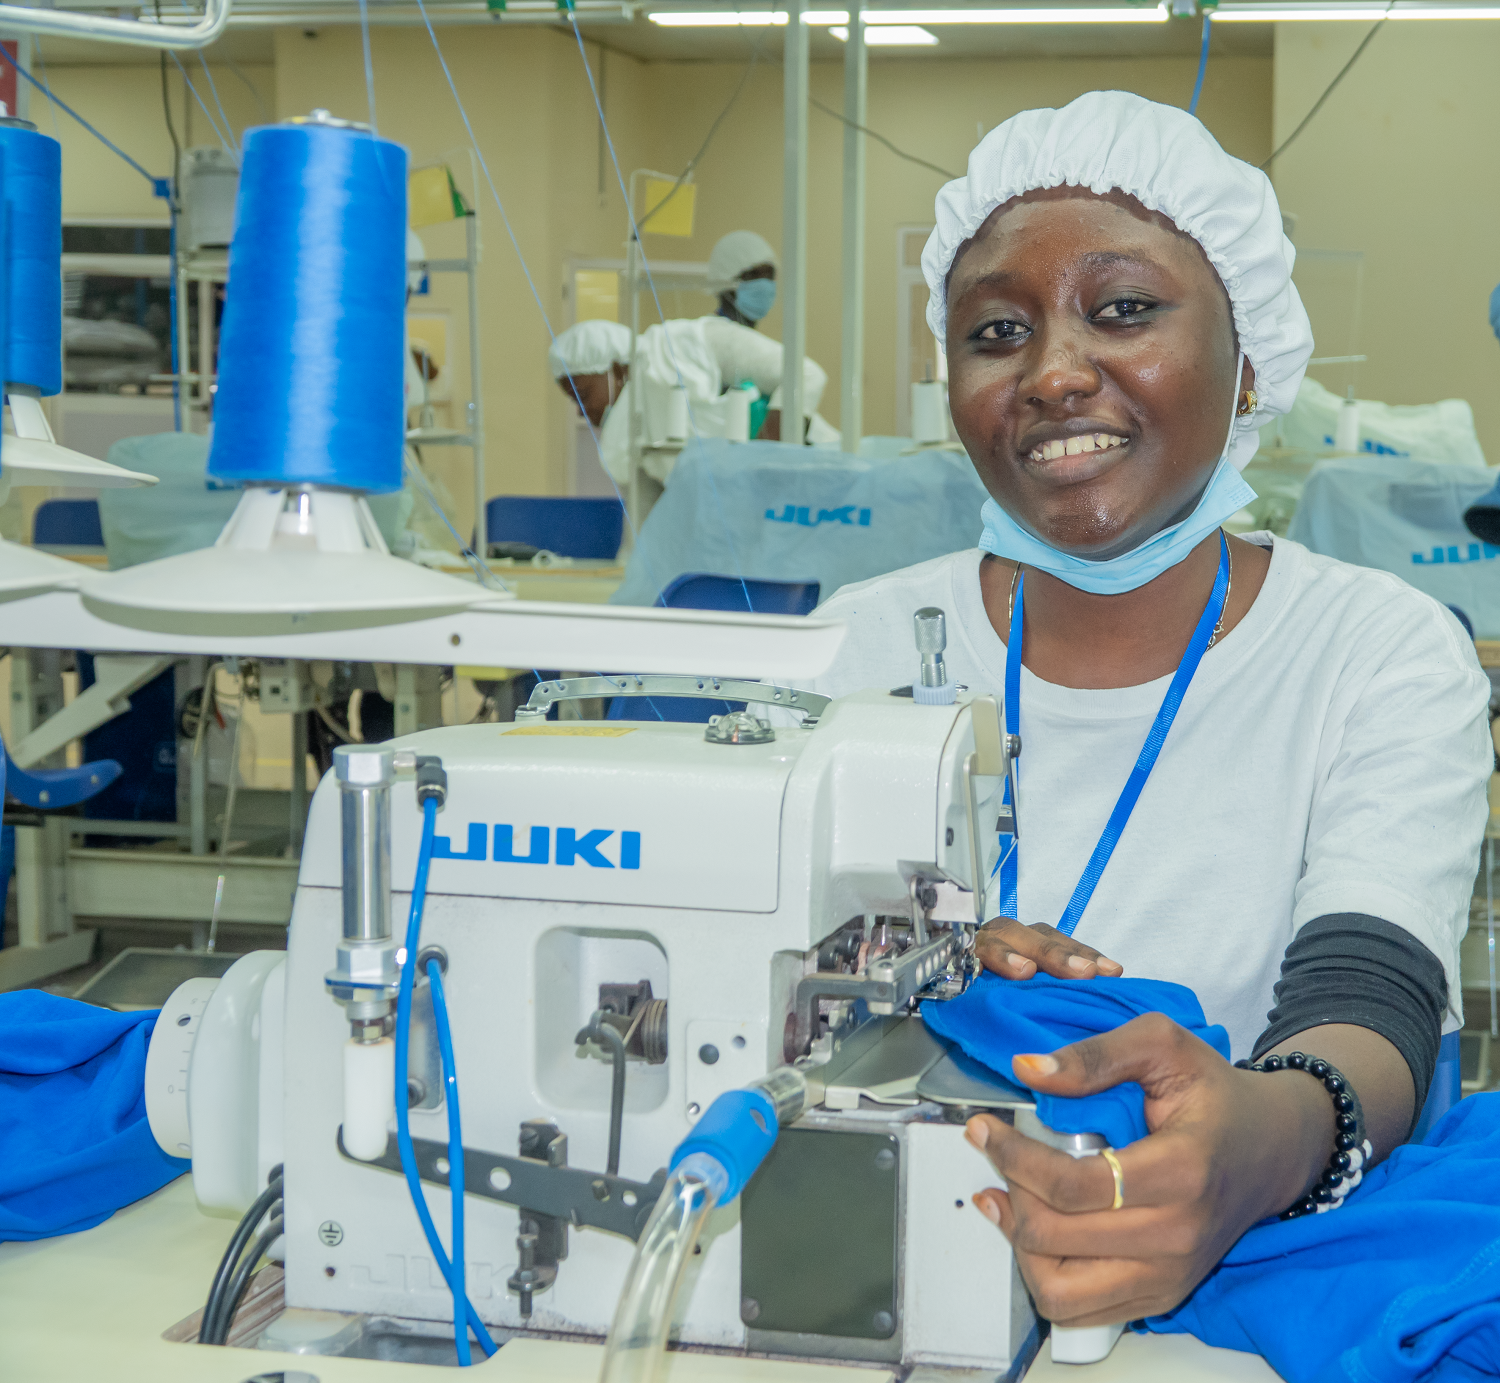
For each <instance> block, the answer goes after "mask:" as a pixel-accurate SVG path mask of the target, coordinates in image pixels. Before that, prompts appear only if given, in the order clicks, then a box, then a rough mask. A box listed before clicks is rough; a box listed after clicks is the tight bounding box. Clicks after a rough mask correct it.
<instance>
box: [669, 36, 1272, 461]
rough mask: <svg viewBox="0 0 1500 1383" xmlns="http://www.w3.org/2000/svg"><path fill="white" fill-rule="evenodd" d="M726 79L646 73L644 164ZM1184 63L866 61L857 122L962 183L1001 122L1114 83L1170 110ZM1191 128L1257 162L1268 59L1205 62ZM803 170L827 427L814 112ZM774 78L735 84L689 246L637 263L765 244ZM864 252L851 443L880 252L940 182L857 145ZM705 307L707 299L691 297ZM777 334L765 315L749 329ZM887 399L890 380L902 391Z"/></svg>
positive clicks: (873, 382) (872, 391) (832, 265)
mask: <svg viewBox="0 0 1500 1383" xmlns="http://www.w3.org/2000/svg"><path fill="white" fill-rule="evenodd" d="M741 71H742V69H741V68H739V67H729V66H718V65H710V64H694V65H687V64H681V65H679V64H658V65H655V66H653V67H652V68H651V69H650V76H649V80H650V81H651V83H652V92H651V103H652V105H653V107H654V108H655V111H656V114H657V121H658V129H657V133H656V139H655V142H654V147H655V148H656V149H657V150H658V151H659V152H658V153H657V154H656V157H657V158H658V160H659V163H658V166H660V167H663V168H681V167H682V166H683V164H685V163H686V162H687V160H688V159H689V158H691V157H692V155H693V153H694V152H695V150H696V149H697V146H698V144H699V143H700V142H701V140H702V138H703V132H704V131H705V130H706V129H707V127H708V125H709V123H710V122H711V121H712V119H713V117H714V115H716V114H717V113H718V110H719V108H720V107H721V106H722V104H723V102H724V101H725V100H726V99H727V97H728V95H729V93H731V92H732V91H733V90H734V86H735V84H736V83H737V82H738V80H739V75H740V72H741ZM1194 72H1195V64H1194V62H1193V61H1192V60H1189V59H1184V58H1159V59H1135V60H1130V61H1126V62H1116V61H1104V60H1094V59H1089V60H1078V59H1075V60H1064V61H1044V62H1039V61H1016V62H985V61H907V62H900V61H883V62H882V61H875V62H872V63H871V64H870V88H869V115H868V117H867V118H868V124H869V127H870V128H871V129H873V130H876V131H878V132H879V133H880V134H883V135H885V136H886V138H888V139H890V140H891V142H892V143H894V144H896V145H897V146H898V147H899V148H901V149H903V150H905V151H906V152H907V153H910V154H914V155H916V156H918V157H920V158H923V159H926V160H927V161H929V162H931V163H935V164H937V165H939V166H940V167H943V168H948V169H950V170H953V171H955V172H960V173H961V172H962V171H963V169H964V167H965V165H966V162H967V159H968V155H969V150H970V149H971V148H973V146H974V143H975V141H976V138H977V135H978V132H979V128H980V127H981V126H982V127H983V128H984V129H985V130H988V129H990V128H992V127H993V126H995V125H997V124H999V123H1000V121H1002V120H1004V119H1006V118H1007V117H1009V116H1011V115H1014V114H1015V113H1016V112H1017V111H1022V110H1027V109H1030V108H1031V107H1034V106H1042V105H1060V104H1062V103H1064V102H1066V101H1070V100H1072V99H1073V98H1074V97H1075V96H1078V95H1081V94H1082V93H1083V92H1085V91H1091V90H1095V89H1100V88H1104V89H1110V88H1116V87H1126V88H1128V89H1129V90H1132V91H1136V92H1139V93H1140V94H1141V95H1143V96H1148V97H1151V98H1152V99H1154V100H1159V101H1169V102H1172V103H1175V104H1183V103H1185V101H1186V99H1187V97H1188V95H1189V94H1190V93H1191V91H1192V84H1193V76H1194ZM842 83H843V73H842V68H841V66H840V65H838V64H823V63H819V64H815V65H814V66H813V69H812V74H811V82H810V88H811V92H812V95H813V97H814V98H815V99H817V100H819V101H821V102H823V104H824V105H828V106H832V107H834V108H835V109H840V108H842V104H843V101H842ZM1202 113H1203V118H1204V121H1205V123H1206V124H1207V125H1208V127H1209V128H1210V129H1211V130H1212V131H1213V132H1214V133H1215V135H1217V136H1218V138H1219V140H1220V141H1221V142H1222V143H1223V144H1224V146H1225V147H1226V148H1227V149H1228V150H1229V151H1230V152H1231V153H1233V154H1236V155H1238V156H1239V157H1242V158H1247V159H1251V160H1253V161H1256V162H1258V161H1259V160H1261V159H1263V158H1265V157H1266V156H1267V155H1268V154H1269V153H1270V152H1271V147H1272V146H1271V62H1270V59H1268V58H1229V59H1222V60H1217V61H1215V63H1214V65H1213V67H1212V68H1211V72H1210V81H1209V82H1208V84H1207V86H1206V88H1205V93H1204V97H1203V103H1202ZM810 120H811V137H810V140H809V150H808V161H809V176H808V189H809V194H808V260H809V264H808V270H809V288H808V300H807V323H808V335H807V340H808V352H809V354H811V355H812V356H813V358H814V359H816V360H817V361H819V363H821V364H822V365H823V366H824V368H825V369H826V370H827V371H828V374H829V377H830V382H829V389H828V393H827V395H826V396H825V399H824V403H823V408H822V412H823V413H824V415H825V416H826V417H827V418H828V419H829V420H830V421H833V422H837V421H838V403H839V397H838V396H839V386H838V379H839V370H840V365H839V357H840V341H839V330H840V282H841V280H840V267H839V266H840V262H841V253H840V234H841V232H840V223H841V217H842V211H841V195H842V193H841V186H842V184H841V177H842V174H841V169H842V159H843V126H842V125H841V124H840V123H839V122H838V121H837V120H835V119H834V118H833V117H831V116H829V115H827V114H825V113H823V112H822V111H819V110H817V109H816V108H814V109H813V110H812V112H811V115H810ZM780 135H781V71H780V67H779V65H778V64H776V63H775V62H772V63H768V64H764V65H762V66H761V67H759V68H758V69H757V70H756V71H755V72H754V73H753V74H752V76H751V79H750V81H749V83H748V84H747V86H746V89H745V92H744V95H743V96H741V98H740V101H739V105H738V106H737V108H736V109H735V111H734V113H733V114H732V115H731V117H730V118H729V119H728V120H726V121H725V122H724V125H723V127H722V128H721V130H720V132H719V134H718V136H717V138H716V139H715V141H714V144H713V145H712V146H711V147H710V149H709V152H708V154H707V155H706V156H705V157H704V159H703V162H702V163H701V164H700V165H699V169H698V175H697V181H698V185H699V192H698V227H697V230H698V233H697V235H696V236H695V237H694V238H693V239H692V240H690V241H685V240H673V241H666V240H663V239H660V238H657V237H651V236H648V237H647V239H646V251H647V253H648V255H650V254H656V255H661V256H663V257H673V258H679V257H680V258H696V259H703V258H707V255H708V252H709V250H710V249H711V248H712V246H713V242H714V241H715V240H716V239H717V238H718V237H719V236H720V235H722V234H723V233H724V232H725V231H729V230H733V229H735V228H736V227H739V226H747V227H749V228H751V229H754V230H758V231H760V232H761V233H762V234H763V235H765V236H766V237H767V238H768V239H770V241H771V243H772V244H776V245H779V244H780V241H781V207H782V172H781V142H780ZM867 177H868V191H869V197H868V206H867V211H866V248H865V265H866V272H865V323H866V325H865V416H864V426H863V430H864V432H865V433H866V434H878V433H889V432H890V431H891V430H892V429H893V427H894V425H895V399H896V384H897V381H896V378H895V361H896V355H895V338H896V320H897V319H896V269H897V265H896V247H897V230H898V228H899V227H902V226H912V225H930V224H931V222H932V204H933V198H934V196H935V195H936V193H937V190H938V188H939V187H941V185H942V183H943V179H942V177H941V176H940V175H938V174H936V173H933V172H932V171H930V170H929V169H925V168H920V167H918V166H917V165H915V164H913V163H909V162H906V161H904V160H902V159H899V158H897V157H896V156H895V155H894V154H892V153H891V152H890V151H889V150H887V149H885V148H882V147H881V146H880V145H878V144H876V143H875V142H874V141H869V153H868V156H867ZM704 301H705V305H706V306H705V310H706V307H707V300H706V299H705V300H704ZM765 329H766V330H767V331H768V332H770V333H771V334H772V335H780V330H781V311H780V308H779V306H778V307H777V308H775V309H773V311H772V313H771V316H770V317H769V318H768V320H767V321H766V323H765ZM902 387H903V388H904V387H905V382H904V381H902Z"/></svg>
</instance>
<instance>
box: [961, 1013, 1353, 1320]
mask: <svg viewBox="0 0 1500 1383" xmlns="http://www.w3.org/2000/svg"><path fill="white" fill-rule="evenodd" d="M1014 1070H1015V1073H1016V1076H1017V1077H1018V1079H1020V1080H1022V1081H1024V1082H1025V1083H1026V1084H1027V1085H1030V1086H1031V1087H1032V1088H1033V1089H1036V1090H1040V1091H1044V1092H1046V1093H1048V1094H1053V1095H1089V1094H1093V1093H1094V1092H1096V1091H1099V1090H1107V1089H1109V1088H1110V1087H1111V1086H1114V1085H1119V1084H1120V1083H1121V1082H1122V1081H1137V1082H1139V1084H1140V1085H1141V1086H1142V1088H1143V1089H1144V1090H1145V1093H1146V1124H1147V1127H1148V1128H1149V1129H1150V1133H1149V1135H1148V1136H1147V1137H1145V1138H1143V1139H1141V1140H1140V1141H1138V1142H1136V1143H1132V1144H1131V1145H1130V1146H1129V1147H1128V1148H1125V1149H1122V1150H1120V1151H1119V1152H1118V1153H1117V1154H1116V1155H1117V1156H1118V1158H1119V1161H1120V1167H1121V1170H1122V1173H1123V1182H1124V1203H1123V1206H1122V1208H1121V1209H1119V1210H1113V1209H1111V1208H1110V1207H1111V1206H1112V1204H1113V1202H1114V1195H1115V1183H1114V1175H1113V1173H1112V1172H1111V1170H1110V1167H1109V1164H1108V1162H1107V1161H1106V1160H1105V1159H1104V1158H1102V1157H1084V1158H1078V1159H1075V1158H1072V1157H1069V1156H1068V1155H1067V1154H1066V1153H1063V1152H1058V1151H1057V1150H1056V1149H1053V1148H1049V1147H1047V1146H1046V1145H1045V1144H1043V1143H1039V1142H1037V1141H1036V1140H1034V1139H1031V1138H1027V1137H1026V1136H1025V1135H1024V1134H1020V1133H1017V1132H1016V1131H1015V1129H1014V1128H1012V1127H1011V1126H1010V1125H1008V1124H1005V1123H1003V1122H1002V1121H1001V1120H999V1119H997V1118H994V1117H993V1116H991V1115H980V1116H978V1117H977V1118H974V1119H971V1120H970V1121H969V1124H968V1129H967V1136H968V1138H969V1140H970V1141H971V1142H972V1143H974V1145H975V1146H976V1147H979V1148H982V1149H983V1150H984V1151H985V1153H986V1154H988V1156H989V1158H990V1161H991V1162H993V1163H994V1165H995V1170H996V1171H998V1172H999V1173H1000V1175H1001V1176H1002V1177H1004V1178H1005V1183H1006V1186H1007V1187H1008V1188H1009V1190H1008V1191H1002V1190H998V1189H995V1190H988V1191H981V1192H980V1193H979V1194H978V1195H977V1196H975V1197H974V1204H975V1205H976V1206H977V1207H978V1208H979V1209H980V1210H981V1211H982V1212H983V1213H984V1214H985V1215H986V1217H987V1218H989V1219H990V1220H991V1221H993V1222H994V1223H995V1224H997V1225H998V1226H999V1227H1000V1229H1001V1231H1002V1232H1003V1233H1004V1234H1005V1237H1006V1238H1007V1239H1009V1240H1010V1242H1011V1244H1012V1246H1013V1247H1014V1249H1015V1253H1016V1261H1017V1263H1018V1264H1019V1266H1020V1269H1021V1274H1022V1276H1023V1277H1024V1278H1025V1279H1026V1284H1027V1286H1028V1287H1030V1288H1031V1293H1032V1296H1033V1297H1034V1298H1035V1300H1036V1306H1037V1310H1038V1311H1039V1312H1040V1313H1041V1314H1042V1315H1043V1316H1044V1317H1046V1318H1047V1319H1048V1320H1050V1321H1053V1322H1054V1323H1056V1324H1059V1325H1104V1324H1108V1323H1113V1322H1117V1321H1130V1320H1136V1319H1138V1318H1139V1317H1142V1316H1154V1315H1159V1314H1161V1313H1163V1312H1166V1311H1170V1310H1171V1309H1172V1308H1173V1307H1175V1306H1177V1305H1178V1304H1179V1303H1180V1302H1181V1301H1182V1300H1183V1299H1184V1298H1185V1297H1186V1296H1187V1295H1188V1294H1189V1293H1190V1292H1191V1291H1192V1290H1193V1288H1194V1287H1196V1286H1197V1285H1198V1283H1199V1282H1200V1281H1202V1280H1203V1278H1204V1277H1205V1276H1206V1275H1207V1274H1208V1273H1209V1271H1210V1270H1211V1269H1212V1268H1213V1267H1214V1265H1215V1264H1216V1263H1218V1261H1219V1259H1220V1258H1222V1257H1223V1256H1224V1254H1225V1253H1226V1252H1227V1251H1228V1250H1229V1248H1230V1246H1231V1245H1232V1244H1233V1243H1234V1241H1235V1240H1236V1239H1238V1238H1239V1236H1240V1235H1241V1234H1242V1233H1244V1231H1245V1230H1246V1229H1248V1228H1249V1227H1250V1226H1251V1225H1252V1224H1254V1223H1255V1222H1256V1221H1257V1220H1259V1219H1262V1218H1264V1217H1265V1216H1266V1215H1270V1214H1274V1213H1275V1212H1277V1211H1279V1210H1282V1209H1284V1208H1285V1207H1286V1206H1288V1205H1290V1204H1291V1203H1292V1202H1293V1201H1294V1200H1296V1199H1297V1198H1298V1197H1300V1196H1302V1195H1304V1194H1305V1193H1306V1190H1307V1187H1308V1186H1309V1185H1310V1184H1311V1183H1312V1181H1313V1180H1314V1178H1315V1177H1316V1175H1317V1173H1318V1172H1319V1171H1320V1170H1321V1169H1322V1167H1323V1166H1324V1165H1325V1164H1326V1162H1327V1160H1328V1156H1329V1153H1330V1152H1331V1151H1332V1148H1333V1106H1332V1104H1331V1102H1330V1101H1329V1099H1328V1096H1327V1095H1326V1094H1325V1093H1324V1091H1323V1088H1322V1084H1321V1082H1319V1081H1318V1080H1316V1079H1315V1078H1314V1077H1312V1076H1309V1075H1306V1074H1304V1073H1302V1072H1295V1071H1289V1072H1285V1073H1278V1074H1277V1075H1274V1076H1269V1077H1268V1076H1266V1075H1262V1074H1259V1073H1257V1072H1253V1071H1242V1070H1238V1069H1237V1068H1235V1067H1233V1066H1231V1065H1230V1064H1229V1063H1228V1062H1227V1061H1225V1060H1224V1059H1223V1058H1222V1057H1221V1056H1219V1054H1218V1053H1217V1052H1215V1051H1214V1050H1213V1048H1211V1047H1210V1046H1208V1045H1207V1043H1205V1042H1202V1041H1200V1040H1199V1039H1198V1038H1196V1037H1194V1036H1193V1035H1192V1034H1191V1033H1189V1032H1188V1031H1187V1030H1186V1029H1184V1028H1181V1027H1179V1026H1178V1025H1177V1024H1176V1023H1174V1022H1172V1021H1171V1020H1170V1019H1169V1018H1167V1017H1165V1016H1164V1015H1162V1014H1159V1013H1154V1014H1147V1015H1145V1016H1144V1017H1141V1018H1136V1019H1133V1020H1132V1021H1131V1022H1129V1023H1126V1024H1125V1025H1124V1026H1122V1027H1119V1028H1116V1029H1115V1030H1114V1031H1113V1032H1109V1033H1104V1034H1102V1035H1101V1036H1099V1037H1091V1038H1088V1039H1087V1040H1086V1041H1083V1042H1078V1043H1075V1044H1073V1045H1072V1046H1070V1047H1063V1048H1062V1049H1061V1050H1059V1051H1057V1052H1054V1053H1052V1054H1051V1055H1050V1056H1018V1057H1016V1059H1015V1062H1014Z"/></svg>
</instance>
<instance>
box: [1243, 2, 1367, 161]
mask: <svg viewBox="0 0 1500 1383" xmlns="http://www.w3.org/2000/svg"><path fill="white" fill-rule="evenodd" d="M1394 2H1395V0H1391V3H1392V4H1393V3H1394ZM1385 11H1386V12H1385V15H1384V16H1382V17H1381V18H1380V19H1377V20H1376V21H1375V23H1374V24H1373V25H1372V26H1371V27H1370V32H1369V33H1367V34H1366V35H1365V36H1364V38H1363V39H1362V40H1361V41H1360V45H1359V47H1358V48H1356V49H1355V50H1354V55H1353V56H1352V57H1351V58H1350V59H1349V61H1348V62H1346V63H1345V64H1344V65H1343V66H1342V67H1341V68H1339V74H1338V76H1337V77H1335V78H1334V79H1333V80H1332V81H1331V82H1329V83H1328V85H1327V87H1325V88H1324V91H1323V94H1322V95H1321V96H1319V97H1318V99H1317V100H1316V101H1314V102H1313V108H1312V109H1311V110H1310V111H1308V112H1307V114H1306V115H1304V116H1303V117H1302V123H1301V124H1300V125H1298V126H1297V128H1296V129H1295V130H1293V131H1292V132H1291V134H1289V135H1288V136H1287V137H1286V138H1285V139H1284V140H1282V142H1281V147H1280V148H1279V149H1277V150H1276V152H1275V153H1274V154H1272V155H1271V157H1270V158H1268V159H1267V160H1266V161H1265V162H1264V163H1262V164H1261V165H1260V168H1261V171H1262V172H1264V171H1265V170H1266V169H1267V168H1269V167H1270V166H1271V165H1272V164H1273V163H1275V162H1276V160H1277V159H1279V158H1280V157H1281V156H1282V154H1284V153H1286V151H1287V150H1288V149H1290V148H1291V147H1292V144H1293V142H1294V141H1295V140H1296V138H1297V136H1298V135H1299V134H1301V133H1302V131H1303V130H1305V129H1306V128H1307V127H1308V125H1310V124H1311V123H1312V118H1313V116H1315V115H1316V114H1317V113H1318V112H1319V111H1320V110H1322V109H1323V102H1324V101H1326V100H1327V99H1328V98H1329V97H1330V96H1332V95H1333V89H1334V88H1335V87H1336V86H1337V85H1338V84H1339V83H1340V82H1341V81H1343V80H1344V78H1345V77H1347V76H1348V75H1349V69H1350V68H1351V67H1353V66H1354V64H1355V63H1357V62H1358V61H1359V58H1360V54H1361V53H1363V52H1364V51H1365V49H1366V48H1368V47H1369V46H1370V40H1371V39H1372V38H1374V37H1375V35H1376V34H1378V33H1379V32H1380V31H1381V29H1383V28H1384V27H1385V24H1386V20H1387V19H1388V18H1389V17H1390V12H1391V5H1390V4H1387V5H1386V7H1385Z"/></svg>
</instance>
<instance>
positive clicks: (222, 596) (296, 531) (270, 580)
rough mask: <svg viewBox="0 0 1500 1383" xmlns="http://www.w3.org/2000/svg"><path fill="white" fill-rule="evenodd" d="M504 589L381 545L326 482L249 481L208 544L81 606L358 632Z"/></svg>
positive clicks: (188, 629) (174, 618) (230, 628)
mask: <svg viewBox="0 0 1500 1383" xmlns="http://www.w3.org/2000/svg"><path fill="white" fill-rule="evenodd" d="M481 597H484V598H487V599H489V600H494V599H496V598H497V597H498V598H500V599H505V598H507V593H505V592H501V591H489V590H484V589H483V588H481V587H479V586H477V585H475V584H473V583H472V582H468V581H462V580H460V579H459V578H457V577H453V576H445V575H444V574H443V573H441V572H435V571H429V570H428V569H427V568H425V567H419V566H417V565H416V564H415V563H413V562H403V561H401V560H400V559H399V558H396V557H392V556H391V555H390V554H389V552H387V551H386V547H385V543H384V541H383V540H382V539H381V537H380V531H379V529H378V528H377V527H376V525H375V521H374V519H373V518H372V517H371V516H370V511H369V508H368V506H367V505H366V504H365V502H364V500H362V499H359V498H358V497H357V496H355V495H351V494H348V493H344V492H339V491H331V490H313V491H308V492H305V493H300V494H299V493H296V492H290V491H282V490H271V489H266V488H263V487H256V488H253V489H247V490H246V491H245V494H244V496H243V498H241V500H240V502H239V505H238V506H237V507H236V508H235V511H234V513H233V514H232V515H231V516H230V519H229V522H228V523H227V524H225V525H224V531H223V532H222V533H221V534H220V535H219V540H218V542H217V543H216V544H215V545H214V546H213V547H210V548H202V549H200V550H199V551H197V552H186V553H183V554H181V555H180V556H177V557H164V558H162V559H161V560H159V561H156V562H143V563H141V565H140V566H136V567H130V568H128V569H127V570H125V571H121V572H114V573H111V574H109V575H107V576H101V577H99V578H98V579H97V580H95V581H91V582H90V583H89V584H88V596H87V608H88V609H89V610H90V611H91V612H92V613H94V614H96V615H99V616H101V617H102V618H104V619H109V620H113V621H114V622H115V623H117V624H125V625H129V626H131V627H132V628H136V629H148V630H155V631H158V632H162V633H196V632H202V633H213V634H280V633H314V632H324V631H329V630H336V629H358V628H365V627H369V626H371V625H380V624H398V623H400V622H402V621H403V620H415V619H423V618H427V617H430V616H434V615H444V614H454V613H457V612H458V611H460V610H463V609H466V608H467V607H468V606H470V605H472V604H473V603H474V602H475V601H476V600H477V599H479V598H481Z"/></svg>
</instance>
